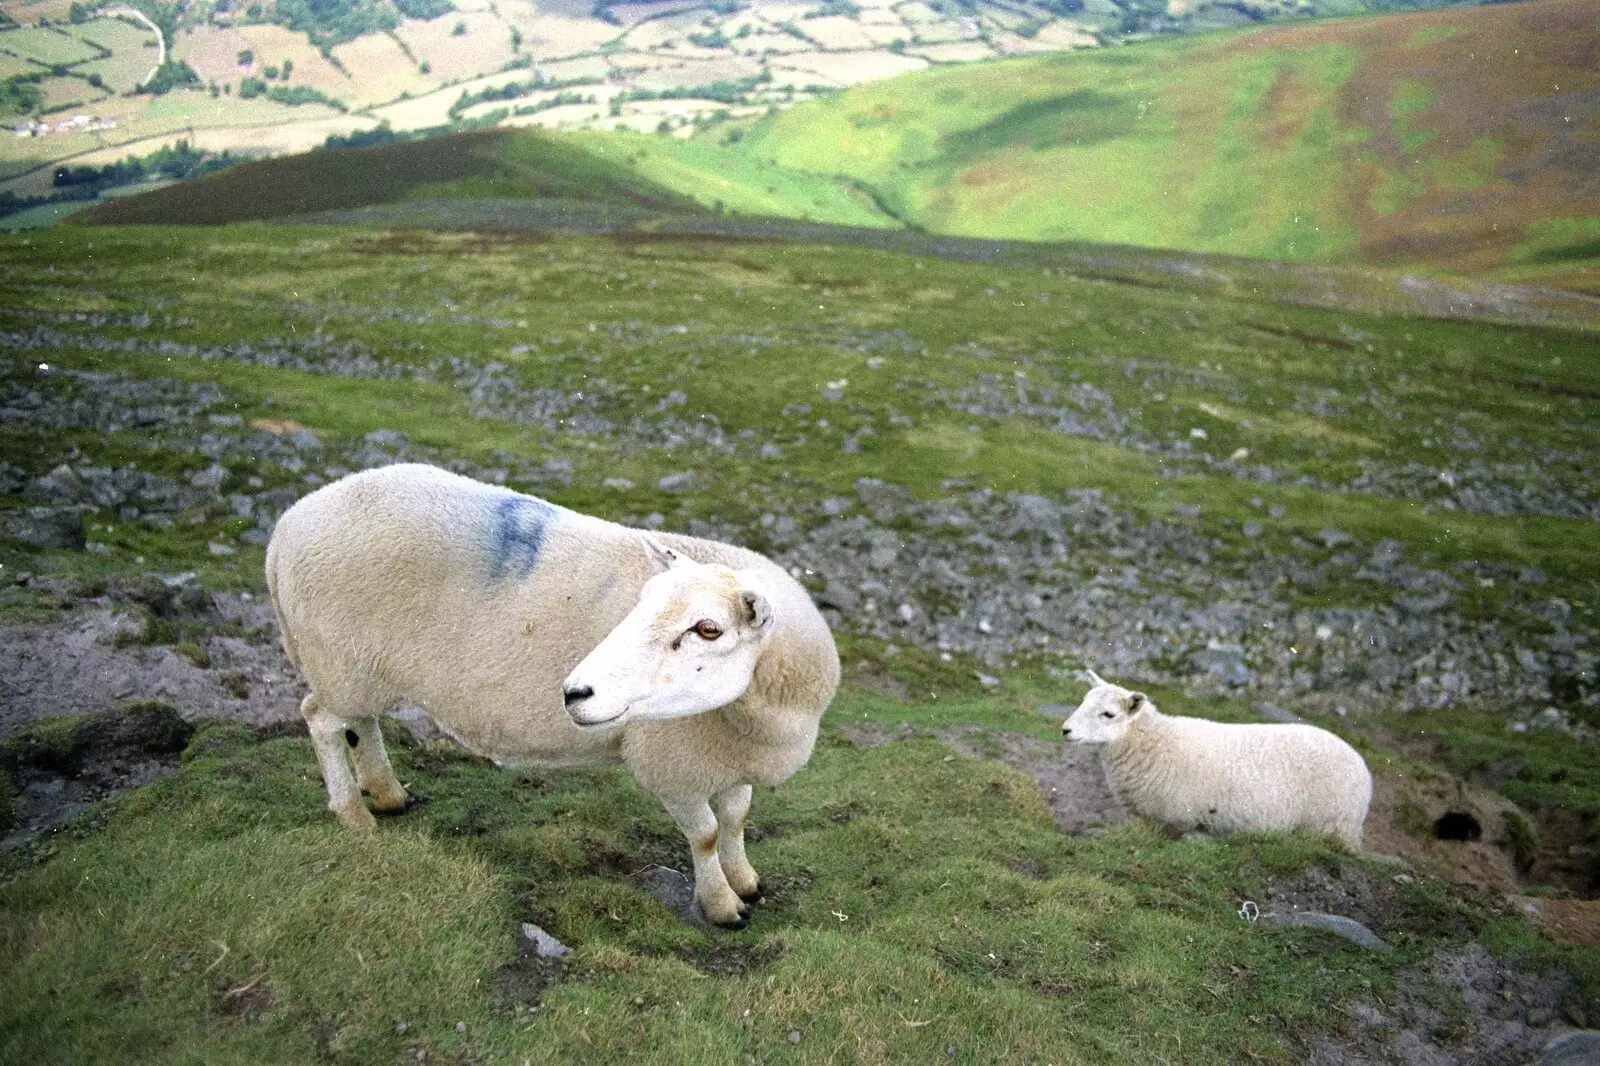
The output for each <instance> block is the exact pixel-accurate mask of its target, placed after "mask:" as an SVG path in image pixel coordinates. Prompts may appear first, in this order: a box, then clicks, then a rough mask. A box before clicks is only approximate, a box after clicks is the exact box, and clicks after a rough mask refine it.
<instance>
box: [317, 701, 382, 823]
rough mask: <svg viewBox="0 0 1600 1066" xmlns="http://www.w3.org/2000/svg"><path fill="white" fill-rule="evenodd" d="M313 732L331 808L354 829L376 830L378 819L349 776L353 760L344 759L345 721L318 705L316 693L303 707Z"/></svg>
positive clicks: (329, 807) (353, 779) (352, 778)
mask: <svg viewBox="0 0 1600 1066" xmlns="http://www.w3.org/2000/svg"><path fill="white" fill-rule="evenodd" d="M300 713H301V714H302V715H304V716H305V719H306V725H307V727H309V728H310V730H311V743H312V745H313V746H314V747H315V748H316V749H317V762H318V764H319V765H321V767H322V780H323V783H324V784H326V785H327V786H328V809H329V810H330V811H332V812H333V813H334V814H336V815H338V816H339V821H341V822H343V823H344V824H345V825H347V826H349V827H350V828H351V829H360V830H369V829H373V828H376V827H377V824H378V822H377V819H375V818H373V817H372V812H371V811H369V810H367V808H366V806H365V805H364V804H363V803H362V802H361V793H360V792H359V791H358V790H357V789H356V779H355V776H354V775H353V774H351V773H350V760H349V759H348V758H346V756H345V737H344V733H345V729H346V728H347V726H346V723H345V721H344V719H342V718H339V717H337V716H335V715H332V714H329V713H328V712H327V711H325V710H323V709H322V708H321V707H319V706H317V696H316V693H314V692H313V693H312V694H311V695H309V696H307V697H306V698H305V701H304V702H303V703H301V704H300Z"/></svg>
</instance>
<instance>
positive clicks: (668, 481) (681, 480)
mask: <svg viewBox="0 0 1600 1066" xmlns="http://www.w3.org/2000/svg"><path fill="white" fill-rule="evenodd" d="M656 488H658V489H660V490H661V491H662V492H688V491H689V490H690V489H692V488H694V471H693V470H685V471H683V472H682V473H679V474H668V475H667V476H666V477H664V478H662V479H661V480H660V481H657V482H656Z"/></svg>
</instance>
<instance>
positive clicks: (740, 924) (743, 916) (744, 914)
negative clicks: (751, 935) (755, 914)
mask: <svg viewBox="0 0 1600 1066" xmlns="http://www.w3.org/2000/svg"><path fill="white" fill-rule="evenodd" d="M712 924H713V925H716V926H718V927H719V928H722V929H744V928H747V927H748V926H749V925H750V913H749V912H748V911H740V912H739V917H737V918H735V919H733V921H731V922H713V923H712Z"/></svg>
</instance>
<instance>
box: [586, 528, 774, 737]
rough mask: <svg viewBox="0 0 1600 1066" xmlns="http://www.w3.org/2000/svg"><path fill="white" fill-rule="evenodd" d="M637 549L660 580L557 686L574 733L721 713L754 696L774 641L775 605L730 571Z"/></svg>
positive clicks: (646, 541) (649, 547) (661, 550)
mask: <svg viewBox="0 0 1600 1066" xmlns="http://www.w3.org/2000/svg"><path fill="white" fill-rule="evenodd" d="M640 541H641V543H642V544H643V545H644V551H645V553H646V555H648V556H649V558H650V560H651V563H652V564H653V565H654V566H655V567H656V569H657V570H658V573H656V574H655V575H654V576H653V577H651V578H650V579H649V580H648V581H646V582H645V584H644V588H643V590H641V592H640V594H639V602H638V603H637V604H636V605H635V606H634V608H633V610H632V611H630V612H628V616H627V617H626V618H624V619H623V620H622V621H621V622H620V623H619V624H618V625H617V628H615V629H613V630H612V631H611V632H610V634H608V635H607V636H606V638H605V639H604V640H602V641H601V642H600V644H599V645H598V646H597V647H596V648H595V649H594V650H593V651H591V652H590V653H589V654H588V655H587V656H585V658H584V660H583V662H581V663H579V664H578V666H577V669H575V670H573V671H572V673H571V674H569V675H567V680H566V682H565V683H564V684H563V686H562V690H563V695H564V696H565V698H566V704H567V713H568V714H570V715H571V716H572V720H573V721H574V722H576V723H577V724H578V725H579V726H583V727H601V726H617V725H621V724H623V723H624V722H629V721H648V720H651V719H661V718H684V717H687V716H689V715H693V714H703V713H705V712H706V711H712V710H716V709H717V708H718V707H725V706H727V705H728V704H730V703H732V702H733V701H734V700H736V699H738V698H739V697H740V696H742V695H744V692H745V690H746V689H747V688H749V687H750V680H751V678H752V677H753V676H754V675H755V669H756V660H757V659H758V658H759V656H760V654H761V645H762V642H763V641H764V640H765V639H766V638H767V635H768V634H769V633H771V632H772V606H771V605H770V604H769V603H768V602H767V599H766V597H765V596H763V595H761V593H759V592H757V591H755V590H754V589H752V588H749V587H747V586H746V585H745V584H744V583H743V582H742V581H741V580H740V576H739V574H738V573H737V572H736V571H734V570H731V569H729V568H728V567H726V566H716V565H707V564H701V563H696V562H694V561H692V560H689V559H686V558H684V557H683V556H681V555H679V554H678V553H676V552H674V551H672V550H671V549H669V548H667V547H666V546H665V545H663V544H662V543H661V542H660V541H658V540H656V539H655V538H654V537H649V536H643V537H641V538H640Z"/></svg>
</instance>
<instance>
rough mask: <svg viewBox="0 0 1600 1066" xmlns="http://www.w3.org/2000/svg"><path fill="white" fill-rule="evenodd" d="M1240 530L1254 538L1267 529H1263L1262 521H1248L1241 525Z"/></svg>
mask: <svg viewBox="0 0 1600 1066" xmlns="http://www.w3.org/2000/svg"><path fill="white" fill-rule="evenodd" d="M1240 532H1242V533H1243V534H1244V535H1245V536H1247V537H1249V538H1250V539H1251V540H1254V539H1256V538H1257V537H1259V536H1261V534H1262V533H1263V532H1265V530H1264V529H1263V527H1262V525H1261V523H1260V522H1246V523H1245V524H1244V526H1243V527H1241V529H1240Z"/></svg>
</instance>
